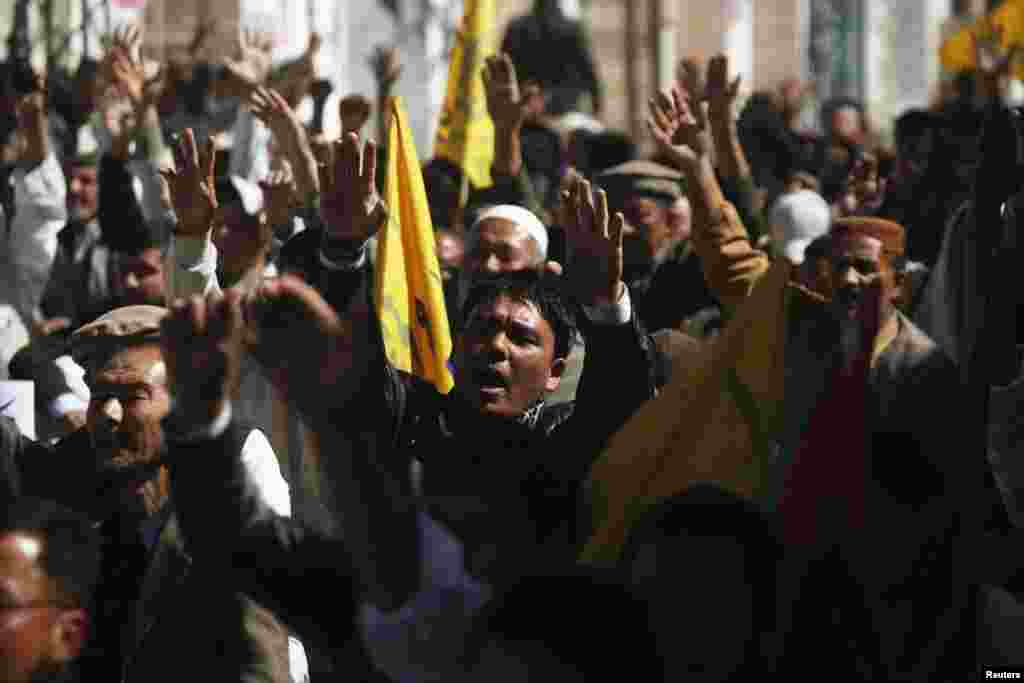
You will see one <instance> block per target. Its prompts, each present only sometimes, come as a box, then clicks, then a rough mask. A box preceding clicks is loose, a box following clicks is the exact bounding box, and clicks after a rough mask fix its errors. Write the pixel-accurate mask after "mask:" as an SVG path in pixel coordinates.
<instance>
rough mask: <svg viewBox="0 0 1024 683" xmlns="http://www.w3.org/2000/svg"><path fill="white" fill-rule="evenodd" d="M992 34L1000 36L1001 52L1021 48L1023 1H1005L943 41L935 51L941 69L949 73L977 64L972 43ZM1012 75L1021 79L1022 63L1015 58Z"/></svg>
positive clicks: (1023, 65) (1023, 14)
mask: <svg viewBox="0 0 1024 683" xmlns="http://www.w3.org/2000/svg"><path fill="white" fill-rule="evenodd" d="M993 31H999V32H1000V33H1001V35H1000V41H999V43H1000V46H1001V47H1002V48H1003V49H1009V48H1010V47H1011V46H1013V45H1024V0H1007V1H1006V2H1004V3H1003V4H1002V5H1000V6H999V7H998V8H997V9H996V10H995V11H994V12H992V13H991V14H988V15H986V16H984V17H981V18H980V19H978V20H976V21H974V22H973V23H971V24H970V25H968V26H965V27H963V28H961V29H960V30H959V31H957V32H956V33H954V34H953V35H952V36H950V37H949V38H947V39H946V41H945V42H943V44H942V46H941V48H940V49H939V61H940V63H941V64H942V68H943V69H944V70H946V71H948V72H950V73H958V72H961V71H969V70H971V69H973V68H974V67H975V66H976V62H977V54H976V53H975V41H977V40H984V39H986V38H989V37H991V34H992V32H993ZM1013 74H1014V76H1015V77H1016V78H1019V79H1024V63H1022V62H1021V61H1020V60H1019V59H1018V61H1017V63H1016V64H1015V65H1014V67H1013Z"/></svg>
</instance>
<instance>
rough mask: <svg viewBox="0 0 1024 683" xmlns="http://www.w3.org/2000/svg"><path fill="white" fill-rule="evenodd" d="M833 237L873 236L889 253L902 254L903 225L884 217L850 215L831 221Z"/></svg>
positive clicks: (903, 245)
mask: <svg viewBox="0 0 1024 683" xmlns="http://www.w3.org/2000/svg"><path fill="white" fill-rule="evenodd" d="M830 232H831V235H832V236H833V237H842V236H853V235H862V236H864V237H873V238H874V239H876V240H878V241H879V242H881V243H882V249H883V250H884V251H885V252H886V253H889V254H893V255H895V256H902V255H903V251H904V248H905V240H906V236H905V231H904V230H903V226H902V225H900V224H899V223H895V222H893V221H890V220H886V219H884V218H875V217H874V216H850V217H846V218H839V219H837V220H835V221H833V222H832V229H831V231H830Z"/></svg>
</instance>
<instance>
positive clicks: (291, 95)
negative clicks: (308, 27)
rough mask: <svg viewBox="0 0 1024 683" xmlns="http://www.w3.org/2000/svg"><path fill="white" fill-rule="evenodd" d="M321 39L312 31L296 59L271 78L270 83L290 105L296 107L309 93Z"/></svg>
mask: <svg viewBox="0 0 1024 683" xmlns="http://www.w3.org/2000/svg"><path fill="white" fill-rule="evenodd" d="M322 44H323V39H322V38H321V37H320V35H319V34H317V33H314V34H312V35H311V36H310V37H309V45H308V46H307V47H306V51H305V52H304V53H303V55H302V56H301V57H299V58H298V59H296V60H294V61H291V62H288V63H287V64H285V65H284V66H283V67H282V68H281V69H280V70H279V71H278V72H277V73H276V74H275V76H274V78H273V79H272V80H271V85H272V86H273V87H274V88H275V89H276V90H277V91H278V92H280V93H281V95H282V96H283V97H284V98H285V100H287V101H288V103H289V104H290V105H291V106H292V107H298V106H299V103H300V102H302V99H303V98H304V97H305V96H306V95H307V94H308V93H309V89H310V87H311V86H312V84H313V78H314V77H315V76H316V64H315V61H316V56H317V54H319V52H320V47H321V45H322Z"/></svg>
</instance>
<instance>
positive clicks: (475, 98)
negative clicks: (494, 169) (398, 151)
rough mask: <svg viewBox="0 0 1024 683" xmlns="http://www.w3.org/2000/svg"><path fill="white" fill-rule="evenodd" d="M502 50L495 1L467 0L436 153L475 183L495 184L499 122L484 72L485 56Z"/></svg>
mask: <svg viewBox="0 0 1024 683" xmlns="http://www.w3.org/2000/svg"><path fill="white" fill-rule="evenodd" d="M497 49H498V44H497V36H496V30H495V0H466V2H465V10H464V11H463V14H462V25H461V26H460V27H459V31H458V34H457V35H456V42H455V49H454V50H452V59H451V65H450V67H449V70H448V94H447V95H446V96H445V100H444V108H443V109H442V110H441V121H440V123H439V124H438V127H437V138H436V140H435V142H434V156H437V157H443V158H445V159H448V160H450V161H451V162H452V163H454V164H456V165H457V166H458V167H459V168H461V169H462V172H463V173H465V174H466V177H467V178H468V179H469V181H470V182H471V183H473V185H475V186H476V187H487V186H489V185H490V184H491V163H492V162H493V161H494V124H493V122H492V121H491V117H490V115H488V113H487V96H486V94H485V93H484V81H483V77H482V76H481V72H482V70H483V67H484V60H485V59H486V58H487V57H490V56H492V55H494V54H495V53H496V52H497ZM463 199H464V198H463Z"/></svg>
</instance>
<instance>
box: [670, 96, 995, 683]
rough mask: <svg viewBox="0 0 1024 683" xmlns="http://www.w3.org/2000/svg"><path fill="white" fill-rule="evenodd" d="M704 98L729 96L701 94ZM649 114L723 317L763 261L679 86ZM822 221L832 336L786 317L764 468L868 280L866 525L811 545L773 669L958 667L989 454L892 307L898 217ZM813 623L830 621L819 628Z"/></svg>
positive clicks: (952, 372) (921, 674)
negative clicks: (815, 558)
mask: <svg viewBox="0 0 1024 683" xmlns="http://www.w3.org/2000/svg"><path fill="white" fill-rule="evenodd" d="M722 91H723V89H722V88H718V89H717V92H722ZM713 92H714V90H713ZM712 100H714V97H712ZM710 110H711V111H712V112H715V111H728V107H725V106H722V103H721V102H715V101H712V102H711V104H710ZM650 126H651V130H652V134H653V135H654V137H655V139H656V141H657V142H658V145H659V148H660V149H661V151H662V153H663V154H664V155H665V156H666V157H668V158H671V159H672V160H673V161H674V162H675V163H676V164H677V165H678V167H679V168H680V169H681V170H682V171H683V172H684V174H685V175H686V177H687V181H688V187H690V188H692V189H693V191H692V193H691V195H690V200H691V202H692V205H693V236H692V241H693V245H694V248H695V250H696V252H697V253H698V255H699V256H700V259H701V263H702V267H703V270H704V273H705V276H706V278H707V281H708V285H709V288H710V289H711V291H712V293H713V294H714V295H715V297H716V298H717V299H718V300H719V302H720V303H721V305H722V307H723V309H724V311H725V313H726V315H727V316H728V315H730V314H731V313H732V312H733V311H735V309H736V307H737V305H738V304H739V303H740V302H741V301H742V300H744V299H745V298H746V297H747V296H749V295H750V293H751V291H752V290H753V289H754V287H755V285H756V284H757V283H758V282H759V281H760V279H761V278H762V276H764V275H765V273H766V272H767V271H768V268H769V259H768V257H767V255H765V254H764V253H762V252H760V251H757V250H755V249H754V248H753V246H752V245H751V243H750V239H749V235H748V233H747V231H746V229H745V228H744V226H743V224H742V222H741V221H740V219H739V216H738V214H737V212H736V209H735V208H734V207H733V206H732V205H731V204H729V203H728V202H727V201H725V199H724V197H723V195H722V192H721V188H720V187H719V185H718V182H717V179H716V175H715V169H714V166H713V163H712V160H711V158H710V154H709V151H710V149H711V147H712V143H711V139H710V135H709V134H708V133H707V130H706V128H705V125H704V124H703V123H701V122H698V118H697V117H695V116H694V115H693V114H692V113H691V111H690V108H689V103H688V102H687V100H686V99H685V98H684V97H683V96H682V95H681V94H679V93H676V94H675V96H671V95H667V94H663V95H662V96H660V97H659V100H658V101H657V102H656V103H653V106H652V117H651V121H650ZM711 130H712V131H714V130H715V126H714V125H712V126H711ZM830 234H831V240H830V242H831V244H830V264H831V273H832V282H831V285H832V287H831V288H832V297H831V300H830V301H828V302H826V301H824V300H822V303H821V305H822V306H828V307H829V309H830V310H831V312H832V314H833V316H832V319H833V320H835V321H836V322H837V323H838V326H839V328H840V330H841V334H840V339H841V340H842V341H840V342H839V343H838V344H837V343H836V341H835V339H836V337H835V336H833V335H829V334H824V335H823V334H822V330H821V329H816V328H819V327H820V326H815V325H807V324H801V321H800V320H794V319H790V320H789V321H788V325H787V330H789V333H788V337H787V340H786V348H785V353H784V358H785V359H784V363H785V380H784V382H785V390H784V396H785V404H784V408H783V410H782V414H783V419H782V420H781V423H780V424H778V425H777V426H776V427H775V429H773V430H772V431H773V432H774V433H773V434H772V435H771V436H772V438H773V440H774V441H775V443H776V445H777V448H776V449H775V450H776V452H777V454H778V457H777V458H776V461H775V462H774V463H772V464H771V465H770V466H769V469H770V471H773V472H774V476H775V477H777V478H778V479H777V480H776V481H777V483H781V481H782V480H783V479H784V476H785V475H784V472H785V470H786V467H787V464H788V460H789V455H791V454H792V453H793V452H794V451H795V449H796V448H798V447H799V446H800V444H801V442H802V439H803V437H804V435H805V431H806V426H807V421H808V418H809V416H810V414H811V411H812V408H813V407H814V406H816V405H817V404H818V403H819V401H820V400H821V398H822V397H823V396H824V393H823V392H824V391H826V390H827V387H826V386H825V385H824V382H823V380H824V378H825V377H827V376H828V374H829V373H828V370H829V368H832V367H835V364H836V363H841V362H843V361H844V360H847V359H849V358H851V357H852V355H853V354H854V353H856V351H857V349H856V348H855V346H854V344H855V343H856V342H855V340H856V338H857V335H856V334H847V333H851V332H856V330H857V326H856V319H855V317H854V314H855V312H856V311H857V305H858V301H859V300H860V298H861V297H862V296H864V295H865V294H866V293H867V292H868V291H869V290H870V289H872V288H874V287H878V288H879V289H880V292H881V297H880V304H881V305H880V311H879V313H880V315H879V319H878V323H879V325H878V330H879V331H878V334H877V335H876V336H875V339H874V342H873V345H872V348H871V349H870V351H871V356H870V358H871V361H870V373H869V379H868V382H869V388H868V407H867V411H868V418H867V419H868V429H869V430H870V438H869V442H870V443H871V447H870V448H869V453H867V454H865V457H866V458H867V467H868V470H867V471H868V472H869V475H868V477H867V481H866V482H865V484H866V490H865V494H866V496H867V512H866V526H865V528H864V529H863V530H862V532H861V533H859V534H855V535H852V536H848V537H841V536H840V534H839V533H838V530H837V532H836V533H835V534H834V535H833V536H834V537H833V538H832V539H831V541H832V543H831V545H830V544H828V543H826V546H827V547H825V548H819V549H818V550H819V551H820V552H821V553H822V554H823V555H824V556H825V557H831V558H833V559H832V560H829V562H828V563H826V564H818V565H817V566H818V567H819V568H820V569H821V571H819V572H818V574H817V577H818V579H819V580H816V581H804V582H803V583H802V584H801V585H800V587H799V589H797V590H798V593H796V594H795V598H796V599H795V600H794V601H793V605H794V608H793V612H792V614H789V615H786V614H782V615H781V617H782V622H781V623H780V628H779V632H780V634H781V633H786V634H787V637H786V638H785V639H784V641H785V642H784V644H783V646H782V650H781V656H780V657H779V658H778V659H777V667H778V669H779V670H780V671H784V672H786V673H796V672H797V671H802V670H807V671H810V670H814V669H815V668H816V667H819V666H835V662H836V661H838V660H840V659H843V660H845V661H846V664H848V665H849V667H848V668H849V670H851V671H860V672H873V673H870V675H871V676H872V677H874V678H876V679H877V680H922V681H925V680H934V679H935V678H937V677H958V676H960V675H966V674H967V672H968V671H970V670H971V669H972V668H973V665H974V662H973V643H974V636H975V632H974V624H975V619H974V605H975V596H976V585H975V584H974V581H973V577H972V576H971V575H970V573H969V571H968V567H967V566H966V565H965V561H966V560H967V553H966V552H964V551H965V550H966V547H965V546H963V543H964V542H965V539H973V538H976V537H977V534H978V533H980V523H978V518H979V512H980V509H981V507H980V506H979V505H978V500H977V498H978V497H979V495H980V494H981V491H982V485H983V482H984V474H983V471H984V470H983V468H984V464H985V463H984V459H983V455H981V454H978V455H974V454H972V453H970V452H969V450H968V449H965V448H960V447H959V444H960V443H961V439H960V436H961V435H960V433H959V431H958V426H959V423H958V420H957V415H956V413H955V400H956V397H957V396H958V395H959V394H960V390H961V384H960V380H959V376H958V373H957V371H956V367H955V365H954V364H953V362H952V361H951V360H950V358H949V357H948V356H947V355H946V354H945V353H944V352H943V351H942V350H941V349H940V348H939V347H938V346H937V345H936V344H935V343H934V342H933V341H932V340H931V339H929V338H928V337H927V335H925V334H924V333H923V332H921V330H919V329H918V328H917V327H916V326H915V325H914V324H913V323H912V322H911V321H910V320H909V319H907V318H906V317H905V316H904V315H903V314H901V313H900V312H899V311H898V310H897V309H896V307H895V305H894V300H895V299H896V298H897V296H898V293H899V286H900V279H899V276H898V273H899V272H900V271H901V268H900V264H901V261H902V259H903V253H904V240H905V238H904V230H903V228H902V227H901V226H899V225H898V224H896V223H893V222H891V221H885V220H880V219H875V218H848V219H843V220H840V221H837V222H835V223H834V224H833V226H832V229H831V233H830ZM790 286H791V287H798V285H797V284H796V283H793V284H791V285H790ZM786 310H789V311H790V312H792V311H793V310H795V309H792V308H789V309H786ZM773 314H774V313H773ZM848 341H849V342H852V343H848ZM780 351H781V349H780ZM856 428H857V426H855V425H851V429H856ZM835 438H836V439H837V440H839V439H842V438H843V435H842V434H836V436H835ZM837 442H838V441H837ZM787 454H788V455H787ZM769 476H772V475H769ZM836 558H837V559H838V561H835V559H836ZM801 571H803V570H801ZM822 572H823V573H822ZM851 593H856V595H853V596H852V597H851V595H850V594H851ZM781 604H782V605H785V602H783V603H781ZM837 618H838V621H835V620H836V619H837ZM787 620H788V621H789V623H788V624H786V623H785V622H786V621H787ZM824 622H829V623H835V624H837V626H836V628H834V629H829V628H825V629H823V628H821V627H820V626H821V624H822V623H824ZM851 643H852V645H851ZM954 671H956V672H958V673H957V674H953V673H952V672H954Z"/></svg>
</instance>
